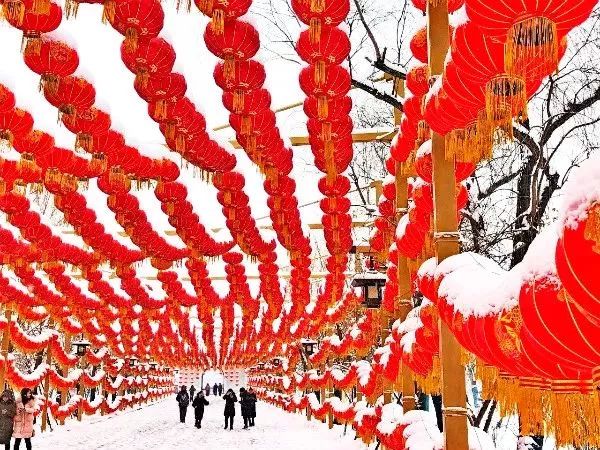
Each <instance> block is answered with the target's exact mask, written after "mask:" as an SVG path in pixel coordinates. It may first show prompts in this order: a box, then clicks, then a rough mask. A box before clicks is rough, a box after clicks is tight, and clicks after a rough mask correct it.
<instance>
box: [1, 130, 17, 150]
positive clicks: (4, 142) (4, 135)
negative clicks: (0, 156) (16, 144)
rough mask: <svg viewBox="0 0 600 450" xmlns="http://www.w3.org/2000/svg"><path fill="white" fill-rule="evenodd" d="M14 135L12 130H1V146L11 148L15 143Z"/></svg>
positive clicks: (6, 148)
mask: <svg viewBox="0 0 600 450" xmlns="http://www.w3.org/2000/svg"><path fill="white" fill-rule="evenodd" d="M13 140H14V136H13V134H12V132H11V131H10V130H0V144H1V145H0V148H2V150H10V149H11V148H12V145H13Z"/></svg>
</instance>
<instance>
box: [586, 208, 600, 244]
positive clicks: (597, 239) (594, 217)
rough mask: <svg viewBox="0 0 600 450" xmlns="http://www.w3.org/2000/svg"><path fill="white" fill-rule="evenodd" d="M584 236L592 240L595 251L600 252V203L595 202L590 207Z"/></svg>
mask: <svg viewBox="0 0 600 450" xmlns="http://www.w3.org/2000/svg"><path fill="white" fill-rule="evenodd" d="M584 237H585V238H586V239H587V240H588V241H592V242H593V243H594V247H593V249H594V251H595V252H596V253H600V204H595V205H593V206H592V207H591V208H590V211H589V213H588V218H587V221H586V223H585V231H584Z"/></svg>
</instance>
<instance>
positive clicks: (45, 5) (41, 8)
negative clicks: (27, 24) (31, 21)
mask: <svg viewBox="0 0 600 450" xmlns="http://www.w3.org/2000/svg"><path fill="white" fill-rule="evenodd" d="M32 12H33V13H34V14H37V15H41V16H47V15H48V14H50V1H49V0H33V8H32Z"/></svg>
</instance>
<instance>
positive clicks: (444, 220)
mask: <svg viewBox="0 0 600 450" xmlns="http://www.w3.org/2000/svg"><path fill="white" fill-rule="evenodd" d="M427 20H428V23H427V28H428V38H429V67H430V71H431V74H432V76H439V75H441V74H442V72H443V68H444V60H445V58H446V53H447V51H448V48H449V45H450V35H449V28H448V25H449V24H448V2H447V0H439V1H437V2H436V3H435V5H433V4H432V3H431V2H428V7H427ZM445 144H446V143H445V138H444V136H441V135H439V134H437V133H435V132H433V133H432V159H433V200H434V240H435V247H436V256H437V261H438V263H440V262H442V261H443V260H444V259H446V258H448V257H449V256H452V255H455V254H457V253H459V251H460V246H459V238H458V220H457V210H456V194H455V193H456V179H455V169H454V157H450V158H448V159H447V158H446V148H445ZM440 364H441V382H442V398H443V416H444V440H445V446H444V448H445V450H468V448H469V443H468V430H467V409H466V404H465V401H466V389H465V368H464V366H463V365H462V363H461V351H460V345H459V344H458V342H457V340H456V338H455V337H454V335H453V334H452V333H451V332H450V330H449V329H448V327H447V326H446V325H445V324H444V323H443V322H441V321H440Z"/></svg>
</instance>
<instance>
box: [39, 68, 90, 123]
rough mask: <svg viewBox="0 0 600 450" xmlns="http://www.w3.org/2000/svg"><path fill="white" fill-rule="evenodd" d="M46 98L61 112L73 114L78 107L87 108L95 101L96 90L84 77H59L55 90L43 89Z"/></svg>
mask: <svg viewBox="0 0 600 450" xmlns="http://www.w3.org/2000/svg"><path fill="white" fill-rule="evenodd" d="M44 96H45V97H46V100H48V102H49V103H50V104H51V105H53V106H54V107H56V108H58V110H59V112H60V113H62V114H69V115H70V114H75V112H76V111H77V110H78V109H88V108H91V107H92V106H93V105H94V102H95V101H96V90H95V89H94V86H92V85H91V84H90V83H89V82H88V81H87V80H86V79H85V78H81V77H76V76H68V77H64V78H61V80H60V84H59V86H58V89H56V91H54V92H52V91H51V90H50V89H48V88H45V89H44Z"/></svg>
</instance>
